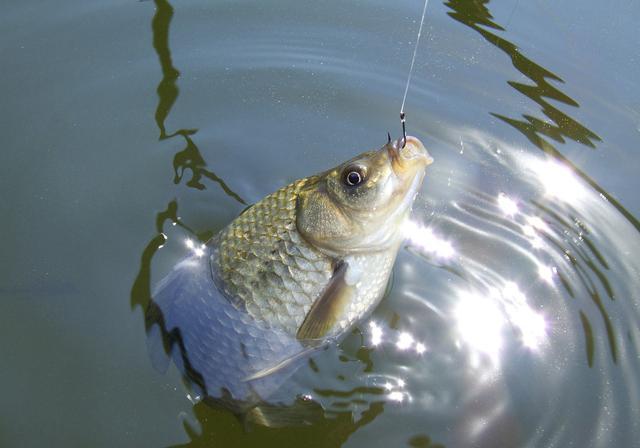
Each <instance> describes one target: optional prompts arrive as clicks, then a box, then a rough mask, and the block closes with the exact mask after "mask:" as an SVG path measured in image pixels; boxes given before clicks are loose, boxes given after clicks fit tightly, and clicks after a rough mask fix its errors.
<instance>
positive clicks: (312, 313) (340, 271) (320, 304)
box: [296, 260, 354, 340]
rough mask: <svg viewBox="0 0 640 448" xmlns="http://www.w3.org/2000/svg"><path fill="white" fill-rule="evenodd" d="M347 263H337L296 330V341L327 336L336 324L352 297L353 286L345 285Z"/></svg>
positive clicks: (341, 261)
mask: <svg viewBox="0 0 640 448" xmlns="http://www.w3.org/2000/svg"><path fill="white" fill-rule="evenodd" d="M348 268H349V263H347V262H346V261H344V260H340V261H338V262H337V264H336V267H335V269H334V271H333V276H332V277H331V280H329V283H328V284H327V286H326V287H325V289H324V291H322V294H320V296H319V297H318V298H317V299H316V301H315V302H313V305H311V309H310V310H309V312H308V313H307V315H306V317H305V318H304V321H303V322H302V325H300V328H298V332H297V334H296V337H297V338H298V339H305V340H306V339H319V338H321V337H323V336H324V335H326V334H327V332H328V331H329V330H330V329H331V327H332V326H333V325H334V324H335V323H336V320H337V319H338V316H340V314H341V313H342V311H343V310H344V308H345V306H346V305H347V303H349V300H350V299H351V298H352V296H353V292H354V290H353V286H350V285H349V284H347V282H346V280H345V276H346V273H347V269H348Z"/></svg>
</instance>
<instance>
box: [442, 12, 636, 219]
mask: <svg viewBox="0 0 640 448" xmlns="http://www.w3.org/2000/svg"><path fill="white" fill-rule="evenodd" d="M488 4H489V0H449V1H447V2H445V5H446V6H448V7H449V8H450V9H452V10H453V12H449V13H448V14H449V16H451V17H452V18H453V19H455V20H457V21H458V22H460V23H462V24H464V25H466V26H468V27H470V28H471V29H473V30H475V31H477V32H478V33H480V35H481V36H482V37H484V38H485V39H486V40H487V42H489V43H491V44H492V45H495V46H496V47H497V48H499V49H500V50H502V51H503V52H504V53H506V54H507V56H509V58H510V59H511V62H512V64H513V66H514V67H515V68H516V69H517V70H518V71H519V72H520V73H522V74H523V75H524V76H526V77H527V78H529V79H530V80H531V81H533V82H534V85H528V84H522V83H519V82H516V81H508V84H509V85H510V86H512V87H513V88H514V89H516V90H517V91H518V92H520V93H522V94H523V95H525V96H526V97H528V98H530V99H531V100H533V101H535V102H536V103H538V104H539V105H540V106H541V107H542V109H541V110H542V113H543V114H544V115H545V116H546V117H547V118H548V119H549V120H551V122H552V123H553V124H551V123H549V122H548V121H547V120H542V119H539V118H536V117H532V116H530V115H522V118H524V119H518V118H510V117H507V116H505V115H501V114H499V113H492V115H493V116H495V117H496V118H499V119H500V120H502V121H504V122H505V123H507V124H509V125H511V126H513V127H514V128H515V129H517V130H518V131H520V132H521V133H522V134H523V135H524V136H525V137H526V138H527V139H528V140H529V141H530V142H531V143H533V144H534V145H536V146H537V147H538V148H540V149H541V150H542V151H544V152H545V153H547V154H549V155H551V156H552V157H554V158H556V159H558V160H559V161H561V162H562V163H564V164H565V165H567V166H568V167H570V168H571V169H572V170H573V172H575V173H576V175H578V176H580V177H581V178H582V179H583V180H584V181H585V182H587V183H588V184H589V185H590V186H591V187H592V188H593V189H594V190H596V191H597V192H598V193H599V194H601V195H602V196H603V197H604V198H605V199H606V200H607V201H609V202H610V203H611V204H612V205H613V206H614V207H615V208H616V209H618V211H619V212H620V213H622V215H623V216H624V217H625V218H626V219H627V220H628V221H629V222H630V223H631V224H632V225H633V226H634V227H635V228H636V229H637V230H638V231H639V232H640V221H638V219H637V218H636V217H635V216H633V214H631V213H630V212H629V211H628V210H627V209H626V208H625V207H624V206H623V205H622V204H620V203H619V202H618V201H617V200H616V199H615V198H614V197H612V196H611V195H610V194H609V193H608V192H607V191H606V190H604V189H603V188H602V187H601V186H600V185H598V184H597V183H596V182H595V181H594V180H593V179H591V177H589V176H588V175H587V174H586V173H584V172H583V171H581V170H580V169H579V168H578V167H577V166H576V165H575V164H573V163H572V162H571V161H570V160H569V159H567V158H566V157H565V156H564V155H562V153H560V152H559V151H558V150H557V149H556V148H555V147H554V146H553V145H552V144H551V143H550V142H549V140H548V139H551V140H553V141H556V142H558V143H564V142H565V139H564V138H565V137H566V138H569V139H571V140H574V141H576V142H580V143H582V144H584V145H586V146H588V147H590V148H595V142H598V141H601V139H600V137H599V136H598V135H597V134H596V133H594V132H593V131H591V130H590V129H588V128H587V127H586V126H584V125H582V124H581V123H579V122H578V121H577V120H575V119H573V118H571V117H570V116H569V115H567V114H566V113H564V112H562V111H561V110H560V109H558V108H556V107H554V106H553V105H551V104H550V103H549V102H548V101H546V99H552V100H555V101H558V102H560V103H563V104H566V105H568V106H573V107H579V104H578V103H577V102H576V101H575V100H573V99H572V98H570V97H569V96H568V95H567V94H565V93H563V92H562V91H560V90H559V89H558V88H556V87H554V86H553V85H552V84H550V83H549V82H548V80H549V79H550V80H553V81H556V82H564V81H563V80H562V78H560V77H559V76H557V75H556V74H554V73H552V72H551V71H549V70H547V69H545V68H543V67H542V66H540V65H539V64H536V63H535V62H533V61H532V60H531V59H529V58H527V57H526V56H525V55H523V54H522V53H521V52H520V49H519V48H518V47H517V46H516V45H515V44H513V43H511V42H509V41H507V40H506V39H504V38H502V37H500V36H498V35H497V34H495V33H493V32H491V31H489V30H487V29H485V28H483V27H487V28H490V29H492V30H495V31H504V30H505V29H504V28H503V27H502V26H500V25H498V24H497V23H495V22H494V21H493V16H492V15H491V13H490V12H489V9H488V8H487V5H488ZM545 137H546V138H545Z"/></svg>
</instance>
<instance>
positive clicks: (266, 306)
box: [150, 137, 431, 403]
mask: <svg viewBox="0 0 640 448" xmlns="http://www.w3.org/2000/svg"><path fill="white" fill-rule="evenodd" d="M429 163H431V158H430V156H429V155H428V153H427V151H426V150H425V148H424V146H423V145H422V143H421V142H420V141H419V140H418V139H416V138H413V137H408V138H407V141H406V145H403V142H402V141H400V140H399V141H396V142H389V143H388V144H387V145H385V146H384V147H382V148H381V149H380V150H378V151H370V152H365V153H363V154H361V155H359V156H357V157H355V158H354V159H351V160H349V161H348V162H345V163H344V164H341V165H339V166H337V167H336V168H333V169H331V170H328V171H326V172H324V173H321V174H318V175H315V176H312V177H309V178H304V179H301V180H298V181H295V182H293V183H292V184H290V185H288V186H286V187H283V188H282V189H280V190H278V191H276V192H274V193H272V194H271V195H268V196H267V197H265V198H264V199H262V200H261V201H259V202H258V203H256V204H254V205H253V206H251V207H250V208H248V209H247V210H245V211H244V212H243V213H242V214H241V215H240V216H238V217H237V218H236V219H235V220H234V221H233V222H231V223H230V224H229V225H228V226H227V227H226V228H224V229H223V230H222V231H221V232H220V233H219V234H218V235H216V236H215V237H214V238H213V239H212V240H211V241H209V242H208V243H207V245H206V253H205V254H199V255H200V256H197V255H194V256H192V257H190V258H188V259H186V260H183V261H182V262H180V263H179V264H178V265H176V266H175V267H174V269H173V270H172V272H170V273H169V275H167V277H165V279H163V280H162V281H161V282H160V283H159V285H158V287H157V288H156V292H155V294H154V297H153V306H154V307H155V315H156V316H157V319H155V321H156V323H158V327H156V328H155V330H154V329H153V327H152V330H151V331H150V335H152V336H153V335H155V337H158V336H161V337H162V338H161V340H162V341H163V342H164V345H163V346H164V348H165V350H167V351H169V352H170V354H171V357H172V358H173V360H174V362H175V363H176V364H177V365H178V367H179V368H181V370H182V372H183V373H184V375H185V377H187V379H188V380H189V381H190V383H192V384H195V385H197V386H199V389H201V392H202V393H203V394H204V395H206V396H209V397H214V398H224V399H226V400H227V401H229V402H231V401H237V402H240V403H255V402H257V401H260V400H264V399H266V398H267V397H268V396H269V395H270V394H271V393H272V392H273V391H274V390H276V389H277V388H278V387H279V386H280V385H281V384H282V383H283V382H284V381H285V380H286V379H287V377H288V376H289V375H290V374H291V373H293V372H294V371H295V369H296V367H297V366H298V365H299V364H300V363H301V362H303V361H304V360H306V359H307V358H308V356H309V355H310V354H312V353H313V352H314V351H315V350H318V349H319V348H321V347H322V346H323V345H324V344H326V343H327V342H328V341H332V340H336V339H339V338H340V337H341V336H342V335H344V334H345V333H346V332H347V331H348V330H349V329H350V328H351V327H353V325H355V324H356V323H357V322H358V321H359V320H361V319H362V318H364V317H365V316H366V315H368V313H370V312H371V311H372V310H373V309H374V308H375V305H376V304H377V303H378V302H379V300H380V299H381V298H382V295H383V293H384V291H385V287H386V284H387V282H388V279H389V276H390V273H391V270H392V267H393V263H394V260H395V257H396V254H397V251H398V248H399V245H400V244H401V242H402V234H401V228H402V224H403V223H404V221H405V220H406V218H407V217H408V214H409V212H410V210H411V206H412V204H413V200H414V198H415V195H416V194H417V191H418V189H419V188H420V185H421V184H422V180H423V177H424V171H425V167H426V166H427V165H428V164H429ZM158 329H160V333H161V334H159V333H158V331H157V330H158Z"/></svg>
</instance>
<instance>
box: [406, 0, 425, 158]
mask: <svg viewBox="0 0 640 448" xmlns="http://www.w3.org/2000/svg"><path fill="white" fill-rule="evenodd" d="M428 4H429V0H424V7H423V8H422V18H421V19H420V27H419V28H418V37H416V45H415V46H414V47H413V57H412V58H411V65H410V66H409V76H408V77H407V85H406V86H405V87H404V96H403V97H402V106H400V123H401V124H402V147H404V145H406V144H407V129H406V122H405V121H406V120H405V117H406V115H405V113H404V103H405V102H406V101H407V93H408V92H409V85H410V84H411V76H412V75H413V66H414V65H415V63H416V55H417V54H418V44H420V36H421V35H422V26H423V25H424V17H425V15H426V14H427V5H428Z"/></svg>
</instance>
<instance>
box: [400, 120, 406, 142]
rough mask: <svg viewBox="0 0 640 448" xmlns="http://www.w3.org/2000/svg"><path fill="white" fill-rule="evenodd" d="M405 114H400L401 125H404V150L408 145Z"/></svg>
mask: <svg viewBox="0 0 640 448" xmlns="http://www.w3.org/2000/svg"><path fill="white" fill-rule="evenodd" d="M405 122H406V120H405V115H404V112H400V123H401V124H402V146H401V148H404V147H405V146H406V145H407V127H406V123H405Z"/></svg>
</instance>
